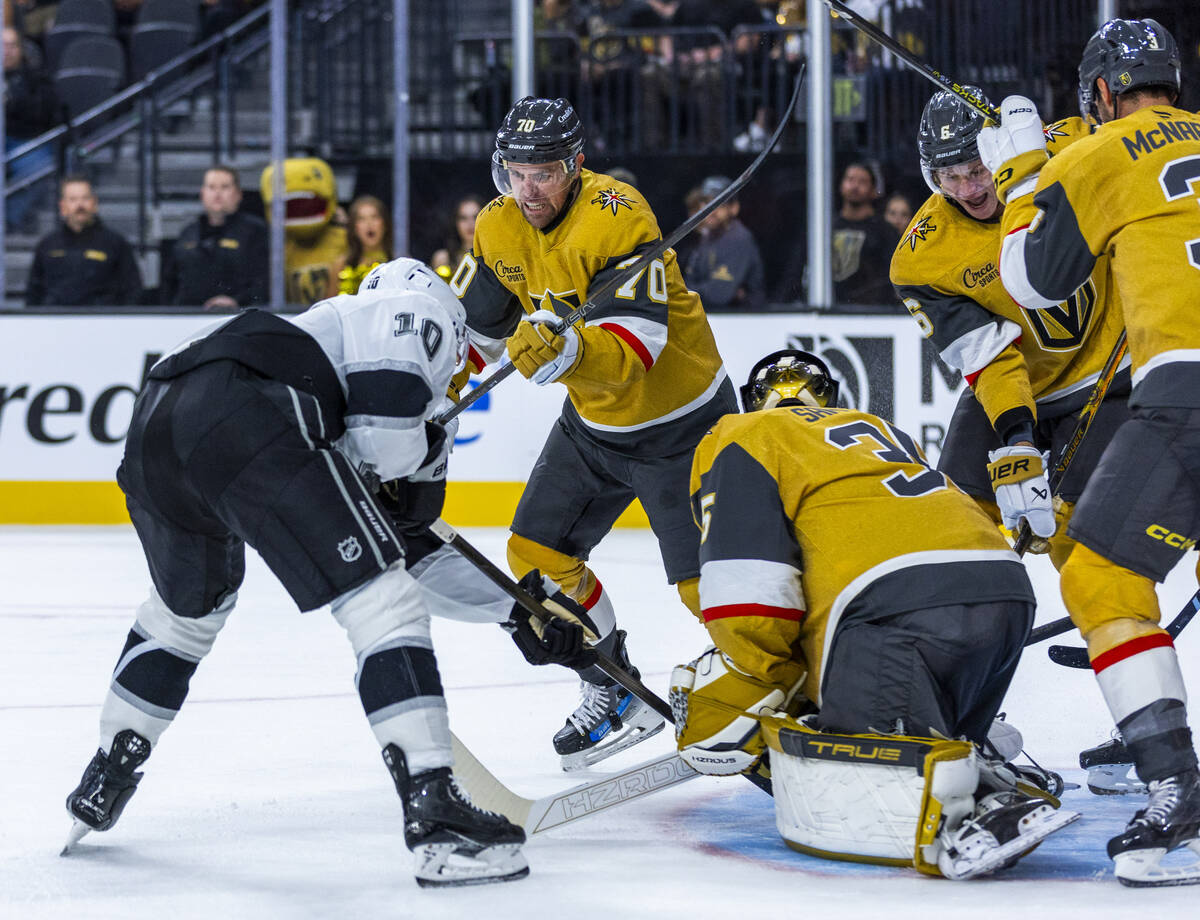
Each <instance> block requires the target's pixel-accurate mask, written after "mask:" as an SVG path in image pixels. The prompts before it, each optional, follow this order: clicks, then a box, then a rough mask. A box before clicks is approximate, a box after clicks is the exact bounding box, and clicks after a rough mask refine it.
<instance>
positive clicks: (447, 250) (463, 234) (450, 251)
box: [429, 195, 486, 281]
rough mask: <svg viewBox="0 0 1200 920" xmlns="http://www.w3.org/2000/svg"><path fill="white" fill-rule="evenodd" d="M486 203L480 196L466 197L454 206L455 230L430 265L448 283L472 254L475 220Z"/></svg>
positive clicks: (448, 235)
mask: <svg viewBox="0 0 1200 920" xmlns="http://www.w3.org/2000/svg"><path fill="white" fill-rule="evenodd" d="M484 204H486V202H485V201H484V200H483V199H482V198H481V197H480V196H478V195H464V196H463V197H462V198H460V199H458V204H456V205H455V206H454V230H453V232H452V233H449V234H447V235H446V245H445V246H443V247H442V248H441V249H439V250H438V251H437V252H435V253H434V254H433V257H432V258H431V259H430V260H429V265H430V267H431V268H432V269H434V271H436V272H437V273H438V274H439V275H441V276H442V277H443V278H445V279H446V280H447V281H448V280H450V277H451V276H452V275H453V274H454V272H455V270H456V269H457V268H458V263H459V262H461V261H462V257H463V256H464V255H465V254H466V253H468V252H470V250H471V243H472V242H474V240H475V218H476V217H478V216H479V212H480V211H481V210H483V206H484Z"/></svg>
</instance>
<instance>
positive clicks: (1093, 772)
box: [1087, 763, 1146, 795]
mask: <svg viewBox="0 0 1200 920" xmlns="http://www.w3.org/2000/svg"><path fill="white" fill-rule="evenodd" d="M1132 771H1133V764H1131V763H1113V764H1104V765H1103V766H1098V767H1088V778H1087V783H1088V791H1089V792H1091V793H1092V794H1093V795H1145V794H1146V784H1145V783H1143V782H1142V781H1141V780H1140V779H1138V778H1137V776H1136V775H1130V774H1131V773H1132Z"/></svg>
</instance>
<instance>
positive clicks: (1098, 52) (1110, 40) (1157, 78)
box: [1079, 19, 1179, 124]
mask: <svg viewBox="0 0 1200 920" xmlns="http://www.w3.org/2000/svg"><path fill="white" fill-rule="evenodd" d="M1100 77H1103V78H1104V82H1105V83H1106V84H1108V88H1109V90H1110V91H1111V92H1112V94H1113V95H1114V96H1119V95H1121V94H1122V93H1127V92H1130V91H1131V90H1135V89H1145V88H1146V87H1148V86H1160V87H1163V88H1164V89H1167V90H1169V91H1170V92H1171V98H1172V101H1174V100H1176V99H1178V98H1179V46H1178V45H1176V44H1175V39H1174V38H1172V37H1171V33H1170V32H1168V31H1167V30H1166V29H1164V28H1163V27H1162V26H1161V25H1159V24H1158V23H1157V22H1155V21H1154V20H1153V19H1113V20H1110V21H1109V22H1106V23H1105V24H1104V25H1103V26H1101V27H1100V29H1099V30H1098V31H1097V32H1096V34H1095V35H1093V36H1092V37H1091V38H1090V39H1089V40H1088V43H1087V47H1085V48H1084V49H1083V57H1082V58H1081V59H1080V61H1079V114H1080V115H1082V116H1083V120H1084V121H1087V122H1091V123H1092V124H1099V123H1100V112H1099V110H1098V109H1097V107H1096V99H1097V96H1098V93H1097V91H1096V80H1097V79H1098V78H1100Z"/></svg>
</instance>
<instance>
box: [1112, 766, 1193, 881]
mask: <svg viewBox="0 0 1200 920" xmlns="http://www.w3.org/2000/svg"><path fill="white" fill-rule="evenodd" d="M1148 788H1149V792H1150V801H1149V802H1148V803H1147V805H1146V807H1145V808H1143V809H1142V810H1141V811H1139V812H1138V813H1137V814H1135V815H1134V816H1133V820H1132V821H1130V822H1129V826H1128V827H1126V828H1125V831H1124V833H1122V834H1118V835H1117V836H1116V837H1114V838H1113V839H1112V840H1110V841H1109V842H1108V855H1109V856H1110V857H1112V860H1113V862H1114V863H1115V872H1116V875H1117V878H1118V879H1119V880H1120V882H1121V884H1122V885H1129V886H1130V887H1131V888H1152V887H1158V886H1166V885H1196V884H1200V772H1198V771H1197V770H1196V769H1195V768H1192V769H1191V770H1186V771H1184V772H1183V773H1177V774H1175V775H1174V776H1168V777H1167V778H1166V779H1160V780H1152V781H1151V782H1150V783H1149V784H1148ZM1181 847H1186V848H1188V849H1189V850H1191V854H1190V855H1191V857H1192V858H1191V859H1190V860H1189V861H1186V862H1185V861H1182V860H1179V861H1174V860H1173V861H1172V862H1171V863H1170V864H1168V865H1166V866H1164V865H1162V864H1161V860H1162V858H1163V857H1164V856H1166V855H1167V854H1168V853H1170V852H1171V851H1172V850H1177V849H1179V848H1181Z"/></svg>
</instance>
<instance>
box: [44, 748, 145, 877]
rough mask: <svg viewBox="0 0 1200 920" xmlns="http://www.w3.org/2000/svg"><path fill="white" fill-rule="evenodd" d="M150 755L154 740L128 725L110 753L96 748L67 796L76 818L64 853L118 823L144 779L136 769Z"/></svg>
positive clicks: (63, 850) (68, 803) (68, 804)
mask: <svg viewBox="0 0 1200 920" xmlns="http://www.w3.org/2000/svg"><path fill="white" fill-rule="evenodd" d="M149 756H150V742H149V741H147V740H146V739H145V738H143V737H142V736H141V735H139V734H138V733H137V732H135V731H133V730H132V729H128V728H127V729H125V730H124V731H120V732H117V735H116V737H115V738H113V743H112V750H111V751H110V752H109V753H107V754H106V753H105V752H104V751H103V750H99V751H96V756H95V757H93V758H92V762H91V763H89V764H88V765H87V769H86V770H84V771H83V779H81V780H80V781H79V785H78V786H76V787H75V789H74V791H73V792H72V793H71V794H70V795H68V796H67V811H68V812H69V813H70V814H71V816H72V817H73V818H74V819H75V820H74V822H73V823H72V825H71V830H70V833H69V834H68V836H67V842H66V845H64V846H63V848H62V852H61V853H60V854H59V855H60V856H66V855H67V853H69V852H70V850H71V847H73V846H74V845H75V844H77V843H78V842H79V841H80V840H82V839H83V836H84V834H87V833H88V832H89V831H106V830H108V829H109V828H110V827H112V826H113V825H114V824H116V823H117V819H118V818H119V817H121V812H122V811H124V810H125V805H126V803H127V802H128V801H129V799H130V798H131V797H132V796H133V794H134V792H136V791H137V784H138V782H139V781H140V780H141V778H142V774H141V773H136V772H134V771H135V770H137V768H138V767H140V766H141V765H142V764H143V763H145V762H146V758H147V757H149Z"/></svg>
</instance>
